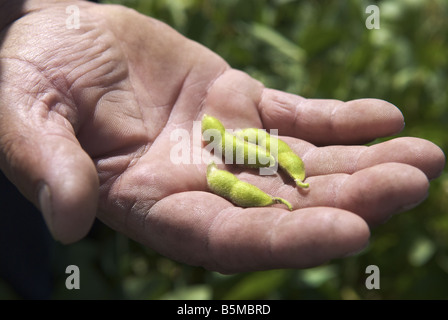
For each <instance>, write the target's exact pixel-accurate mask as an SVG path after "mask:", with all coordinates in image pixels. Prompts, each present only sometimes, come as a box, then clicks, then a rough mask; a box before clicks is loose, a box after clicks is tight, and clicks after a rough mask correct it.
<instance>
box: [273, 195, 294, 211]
mask: <svg viewBox="0 0 448 320" xmlns="http://www.w3.org/2000/svg"><path fill="white" fill-rule="evenodd" d="M272 200H274V202H275V203H282V204H284V205H285V206H287V207H288V209H289V211H292V206H291V204H290V203H289V202H288V201H286V200H285V199H282V198H279V197H273V198H272Z"/></svg>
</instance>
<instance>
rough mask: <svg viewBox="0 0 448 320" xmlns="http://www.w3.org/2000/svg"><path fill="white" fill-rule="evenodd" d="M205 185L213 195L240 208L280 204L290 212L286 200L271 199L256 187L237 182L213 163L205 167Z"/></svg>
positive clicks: (232, 175) (290, 207) (271, 197)
mask: <svg viewBox="0 0 448 320" xmlns="http://www.w3.org/2000/svg"><path fill="white" fill-rule="evenodd" d="M207 184H208V186H209V188H210V190H211V191H212V192H213V193H215V194H217V195H219V196H221V197H224V198H226V199H228V200H229V201H231V202H232V203H233V204H235V205H237V206H240V207H265V206H269V205H273V204H276V203H281V204H284V205H285V206H287V207H288V209H289V210H290V211H291V210H292V206H291V204H290V203H289V202H288V201H287V200H285V199H282V198H279V197H273V196H271V195H269V194H267V193H265V192H264V191H262V190H261V189H259V188H258V187H256V186H254V185H252V184H250V183H247V182H244V181H241V180H239V179H238V178H237V177H236V176H235V175H234V174H232V173H230V172H228V171H225V170H220V169H218V167H217V166H216V164H215V163H214V162H212V163H210V164H209V165H208V166H207Z"/></svg>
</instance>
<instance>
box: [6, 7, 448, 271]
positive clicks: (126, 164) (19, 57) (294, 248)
mask: <svg viewBox="0 0 448 320" xmlns="http://www.w3.org/2000/svg"><path fill="white" fill-rule="evenodd" d="M69 4H76V5H77V6H78V7H79V8H80V13H81V20H80V29H68V28H66V20H67V16H68V15H67V13H66V11H65V10H66V7H67V6H68V5H69ZM2 5H3V7H2V8H1V10H0V11H1V12H3V13H2V14H1V15H2V17H1V19H0V21H1V23H3V24H4V25H2V26H1V28H2V33H1V51H0V58H1V60H0V165H1V170H2V171H3V172H4V173H5V174H6V175H7V176H8V178H9V179H10V180H11V181H12V182H13V183H14V184H15V185H16V186H17V187H18V188H19V190H20V191H21V192H22V193H23V194H24V195H25V196H26V197H27V198H29V199H30V200H31V201H33V202H34V203H35V204H36V206H38V207H39V208H40V209H41V211H42V212H43V215H44V218H45V220H46V223H47V225H48V227H49V229H50V231H51V232H52V234H53V236H54V237H55V239H57V240H59V241H61V242H63V243H70V242H74V241H77V240H79V239H81V238H82V237H83V236H85V235H86V233H87V232H88V230H89V229H90V227H91V224H92V222H93V220H94V218H95V217H98V218H99V219H100V220H102V221H103V222H104V223H105V224H107V225H109V226H110V227H111V228H113V229H115V230H117V231H119V232H122V233H123V234H125V235H127V236H129V237H130V238H132V239H135V240H136V241H138V242H140V243H142V244H144V245H146V246H149V247H151V248H153V249H155V250H157V251H158V252H160V253H162V254H164V255H166V256H168V257H170V258H172V259H175V260H177V261H181V262H184V263H188V264H192V265H199V266H203V267H205V268H208V269H210V270H217V271H220V272H223V273H233V272H241V271H251V270H263V269H271V268H304V267H311V266H316V265H319V264H321V263H324V262H326V261H328V260H330V259H334V258H339V257H343V256H346V255H348V254H351V253H354V252H357V251H359V250H361V249H362V248H364V247H365V246H366V245H367V242H368V239H369V235H370V231H369V230H370V227H372V226H375V225H378V224H380V223H383V222H384V221H386V220H387V219H388V218H389V217H390V216H391V215H393V214H395V213H397V212H400V211H404V210H406V209H409V208H411V207H413V206H416V205H417V204H418V203H420V202H421V201H422V200H424V199H425V198H426V196H427V192H428V186H429V180H430V179H433V178H435V177H437V176H438V175H439V174H440V173H441V171H442V169H443V166H444V164H445V158H444V154H443V152H442V151H441V150H440V149H439V148H438V147H437V146H435V145H434V144H432V143H431V142H429V141H426V140H422V139H416V138H410V137H409V138H397V139H393V140H390V141H388V142H384V143H380V144H377V145H374V146H371V147H366V146H362V145H356V144H363V143H365V142H368V141H371V140H373V139H375V138H377V137H384V136H390V135H393V134H396V133H398V132H399V131H400V130H401V129H402V128H403V126H404V119H403V116H402V114H401V112H400V111H399V110H398V109H397V108H396V107H395V106H393V105H391V104H390V103H388V102H385V101H382V100H375V99H362V100H355V101H350V102H346V103H344V102H341V101H336V100H312V99H305V98H303V97H300V96H297V95H293V94H290V93H284V92H280V91H275V90H272V89H267V88H264V87H263V85H262V84H261V83H260V82H258V81H256V80H254V79H252V78H251V77H249V76H248V75H247V74H245V73H243V72H240V71H237V70H234V69H232V68H231V67H230V66H229V65H228V64H227V63H226V62H225V61H224V60H223V59H222V58H220V57H219V56H217V55H216V54H214V53H213V52H211V51H209V50H208V49H206V48H204V47H203V46H201V45H199V44H198V43H195V42H193V41H190V40H188V39H186V38H184V37H183V36H182V35H180V34H178V33H177V32H175V31H174V30H173V29H171V28H170V27H168V26H166V25H165V24H163V23H161V22H159V21H157V20H154V19H151V18H149V17H146V16H143V15H140V14H138V13H136V12H135V11H133V10H129V9H126V8H123V7H119V6H106V5H96V4H92V3H87V2H83V1H70V2H69V1H67V2H63V1H62V2H61V1H57V2H55V3H52V1H28V2H26V3H25V5H24V13H23V17H22V18H21V19H16V20H15V21H13V20H14V19H15V18H18V17H19V16H18V13H17V12H15V13H13V14H11V13H10V12H9V13H8V10H6V9H5V10H4V8H5V6H8V4H7V1H3V4H2ZM8 22H11V23H10V24H8ZM204 113H207V114H210V115H213V116H215V117H217V118H219V119H220V120H222V122H223V123H224V125H225V126H226V127H227V128H245V127H259V128H265V129H268V130H269V129H278V130H279V135H280V136H281V137H282V138H283V139H284V141H286V142H287V143H288V144H289V145H290V146H291V148H292V149H293V150H294V151H295V152H296V153H297V154H299V155H300V156H301V158H302V159H303V160H304V162H305V166H306V170H307V177H308V178H307V179H306V182H309V183H310V188H309V190H299V189H298V188H295V187H294V184H293V183H291V182H290V181H289V179H288V178H287V177H285V176H284V175H282V174H281V173H279V174H276V175H272V176H259V175H258V173H257V172H256V171H253V170H241V169H240V168H235V167H234V166H227V168H226V169H228V170H231V171H232V172H234V173H237V175H238V177H239V178H240V179H243V180H245V181H248V182H251V183H253V184H256V185H257V186H260V187H262V188H263V190H264V191H266V192H268V193H270V194H272V195H275V196H279V197H283V198H285V199H287V200H288V201H290V202H291V204H292V205H293V207H294V209H295V211H293V212H289V211H287V210H285V209H284V207H282V206H281V205H279V206H273V207H265V208H250V209H242V208H238V207H234V206H233V205H232V204H231V203H230V202H228V201H226V200H225V199H223V198H220V197H218V196H217V195H214V194H212V193H210V192H209V191H208V189H207V185H206V179H205V173H206V167H207V163H204V162H201V163H199V164H182V165H174V164H173V163H172V162H171V161H170V150H171V147H172V146H173V145H174V144H176V143H178V141H171V140H172V139H170V135H171V133H172V132H173V130H174V129H179V128H182V129H185V130H188V132H190V133H191V134H192V130H193V121H200V119H201V116H202V115H203V114H204ZM191 152H192V153H193V151H192V150H191Z"/></svg>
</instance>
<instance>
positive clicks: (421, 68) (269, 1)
mask: <svg viewBox="0 0 448 320" xmlns="http://www.w3.org/2000/svg"><path fill="white" fill-rule="evenodd" d="M107 2H109V3H120V4H122V5H125V6H128V7H132V8H134V9H136V10H138V11H140V12H142V13H144V14H147V15H150V16H152V17H155V18H157V19H160V20H162V21H165V22H166V23H168V24H169V25H171V26H172V27H174V28H175V29H176V30H178V31H179V32H180V33H182V34H184V35H185V36H187V37H189V38H190V39H193V40H196V41H198V42H200V43H201V44H203V45H205V46H207V47H208V48H210V49H211V50H213V51H215V52H216V53H218V54H219V55H221V56H222V57H223V58H224V59H225V60H226V61H227V62H229V64H230V65H231V66H233V67H234V68H237V69H240V70H243V71H245V72H247V73H248V74H250V75H251V76H253V77H254V78H256V79H258V80H260V81H262V82H263V83H264V84H265V85H266V86H267V87H271V88H276V89H280V90H284V91H288V92H291V93H295V94H299V95H302V96H305V97H308V98H331V99H340V100H352V99H357V98H365V97H373V98H378V99H384V100H387V101H389V102H391V103H393V104H395V105H396V106H398V107H399V108H400V109H401V110H402V112H403V114H404V116H405V119H406V128H405V129H404V131H403V132H402V133H401V134H400V135H406V136H415V137H421V138H425V139H429V140H431V141H433V142H434V143H436V144H438V145H439V146H440V147H441V148H442V149H443V150H444V151H445V154H446V151H447V150H448V134H447V133H446V130H447V129H446V128H447V127H448V97H447V94H448V81H447V77H448V61H447V60H448V19H447V18H448V2H447V1H445V0H401V1H392V0H389V1H388V0H384V1H375V2H372V1H359V0H349V1H330V0H326V1H325V0H322V1H294V0H245V1H237V0H208V1H207V0H170V1H166V0H151V1H144V0H121V1H107ZM370 4H376V5H377V6H378V7H379V9H380V29H372V30H369V29H367V28H366V26H365V21H366V19H367V17H368V16H369V14H367V13H366V12H365V10H366V7H367V6H368V5H370ZM447 208H448V173H447V172H445V173H444V174H443V175H442V176H441V177H440V178H438V179H437V180H435V181H433V182H431V187H430V194H429V197H428V198H427V200H425V202H424V203H423V204H421V205H420V206H418V207H417V208H415V209H412V210H410V211H408V212H406V213H403V214H400V215H397V216H394V217H393V218H391V219H390V220H389V221H388V223H387V224H384V225H382V226H380V227H378V228H376V229H374V230H372V236H371V243H370V245H369V247H368V248H366V249H365V250H364V251H363V252H361V253H359V254H357V255H355V256H353V257H349V258H345V259H340V260H335V261H332V262H330V263H328V264H326V265H323V266H320V267H316V268H312V269H307V270H272V271H265V272H253V273H243V274H236V275H230V276H227V275H226V276H225V275H221V274H218V273H214V272H209V271H206V270H203V269H201V268H197V267H191V266H187V265H183V264H180V263H177V262H174V261H172V260H169V259H167V258H165V257H163V256H161V255H159V254H157V253H155V252H153V251H152V250H150V249H148V248H145V247H142V246H141V245H139V244H137V243H135V242H133V241H131V240H129V239H127V238H125V237H123V236H122V235H119V234H116V233H115V232H113V231H111V230H109V229H107V228H105V227H102V226H101V225H100V226H98V227H97V231H96V232H94V233H93V235H92V236H91V237H90V238H88V239H85V240H83V241H81V242H79V243H77V244H74V245H71V246H68V247H62V246H60V247H59V246H56V248H55V263H54V272H55V277H56V285H55V293H54V298H55V299H109V298H114V299H447V298H448V215H447V213H448V212H447V211H448V209H447ZM69 264H76V265H78V266H79V267H80V269H81V270H82V278H81V285H82V289H81V290H72V291H69V290H66V289H65V285H64V281H65V277H66V276H67V275H66V274H65V273H64V271H65V267H66V266H67V265H69ZM372 264H373V265H377V266H378V267H379V268H380V271H381V275H380V280H381V282H380V286H381V287H380V289H379V290H368V289H366V286H365V281H366V278H367V276H368V274H366V273H365V270H366V267H367V266H368V265H372ZM0 287H1V286H0ZM2 294H4V295H6V296H7V295H8V293H2V292H0V295H2ZM9 294H10V295H12V294H11V293H9Z"/></svg>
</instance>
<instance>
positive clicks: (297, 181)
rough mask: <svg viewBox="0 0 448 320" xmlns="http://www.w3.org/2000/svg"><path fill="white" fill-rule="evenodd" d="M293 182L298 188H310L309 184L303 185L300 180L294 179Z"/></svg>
mask: <svg viewBox="0 0 448 320" xmlns="http://www.w3.org/2000/svg"><path fill="white" fill-rule="evenodd" d="M294 182H295V183H296V185H297V186H298V187H300V188H308V187H309V186H310V184H309V183H305V182H303V181H302V180H300V179H294Z"/></svg>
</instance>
